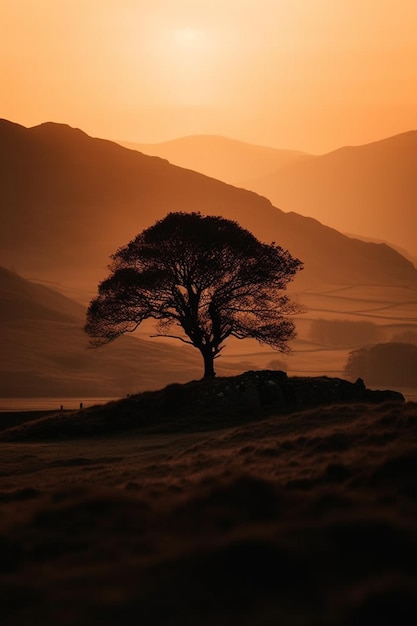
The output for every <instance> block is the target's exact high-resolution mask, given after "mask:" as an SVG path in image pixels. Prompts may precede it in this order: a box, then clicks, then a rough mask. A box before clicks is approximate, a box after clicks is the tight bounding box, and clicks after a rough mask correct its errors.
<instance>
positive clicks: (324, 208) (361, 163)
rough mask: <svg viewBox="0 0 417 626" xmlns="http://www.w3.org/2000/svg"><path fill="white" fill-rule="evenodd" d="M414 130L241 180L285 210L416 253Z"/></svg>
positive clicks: (416, 140)
mask: <svg viewBox="0 0 417 626" xmlns="http://www.w3.org/2000/svg"><path fill="white" fill-rule="evenodd" d="M416 172H417V131H415V130H414V131H410V132H407V133H402V134H400V135H395V136H394V137H389V138H387V139H383V140H381V141H377V142H374V143H370V144H367V145H363V146H356V147H344V148H340V149H339V150H335V151H334V152H330V153H329V154H325V155H322V156H306V157H305V158H303V159H298V160H297V161H293V162H291V163H288V164H286V165H283V166H282V167H280V168H277V170H276V171H275V172H273V173H265V175H263V176H261V177H258V178H257V177H256V176H253V177H249V178H248V179H247V180H246V181H241V184H242V185H243V186H245V187H246V188H247V189H252V190H254V191H256V192H258V193H261V194H263V195H265V196H267V197H268V198H269V199H270V200H271V202H272V203H273V204H277V205H279V206H281V207H283V208H284V209H285V210H286V211H297V212H299V213H301V214H302V215H305V216H311V217H314V218H316V219H319V220H320V221H322V222H324V223H326V224H328V225H329V226H332V227H334V228H336V229H337V230H339V231H342V232H355V233H358V235H360V236H361V237H369V238H374V239H375V238H378V239H380V240H384V241H389V242H390V243H391V242H392V244H395V245H396V246H399V247H400V248H404V249H405V250H407V251H408V252H409V253H410V255H411V256H412V257H417V243H416V237H415V226H416V200H417V176H416Z"/></svg>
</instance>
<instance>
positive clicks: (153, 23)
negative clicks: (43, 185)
mask: <svg viewBox="0 0 417 626" xmlns="http://www.w3.org/2000/svg"><path fill="white" fill-rule="evenodd" d="M416 32H417V5H416V3H415V0H399V1H398V2H395V3H388V2H381V1H380V0H367V1H366V2H363V1H362V0H339V2H334V0H293V1H292V2H288V1H285V2H284V1H282V0H256V1H254V0H253V1H252V0H251V1H249V0H246V1H245V0H228V1H227V2H224V1H223V0H222V1H221V0H210V2H208V1H199V0H152V1H150V0H142V1H134V0H123V1H121V0H117V1H116V0H89V2H87V3H86V2H84V1H83V0H60V1H59V2H56V0H37V1H36V2H34V1H33V0H20V1H19V2H16V1H15V0H3V2H2V19H1V23H0V77H1V84H2V86H3V89H2V98H1V107H0V117H4V118H6V119H11V120H13V121H15V122H18V123H21V124H23V125H25V126H33V125H36V124H39V123H41V122H44V121H46V120H53V121H58V122H65V123H68V124H70V125H71V126H75V127H80V128H82V129H83V130H85V131H86V132H88V133H89V134H92V135H94V136H99V137H108V138H111V139H119V140H122V139H124V140H129V141H141V142H158V141H164V140H167V139H171V138H174V137H179V136H183V135H192V134H217V135H226V136H228V137H232V138H236V139H240V140H243V141H247V142H251V143H256V144H260V145H268V146H273V147H279V148H291V149H297V150H304V151H307V152H311V153H324V152H326V151H329V150H332V149H335V148H338V147H340V146H341V145H346V144H351V145H358V144H363V143H367V142H370V141H375V140H377V139H381V138H382V137H387V136H390V135H394V134H396V133H400V132H403V131H408V130H410V129H413V128H415V127H416V111H417V80H416V67H417V38H416V37H415V33H416Z"/></svg>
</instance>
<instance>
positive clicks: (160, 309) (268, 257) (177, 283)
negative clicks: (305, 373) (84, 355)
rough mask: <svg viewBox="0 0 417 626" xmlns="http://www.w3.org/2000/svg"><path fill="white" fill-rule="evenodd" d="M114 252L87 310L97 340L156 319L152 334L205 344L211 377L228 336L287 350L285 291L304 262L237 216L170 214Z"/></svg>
mask: <svg viewBox="0 0 417 626" xmlns="http://www.w3.org/2000/svg"><path fill="white" fill-rule="evenodd" d="M111 258H112V263H111V265H110V266H109V269H110V270H111V274H110V276H109V278H107V279H106V280H104V281H103V282H102V283H101V284H100V285H99V288H98V296H97V297H96V298H95V299H94V300H92V302H91V304H90V306H89V308H88V313H87V324H86V326H85V330H86V332H87V333H88V334H89V335H90V337H91V342H90V343H91V345H92V346H95V347H96V346H100V345H103V344H106V343H109V342H110V341H113V340H114V339H116V338H117V337H119V336H120V335H122V334H123V333H126V332H133V331H135V330H136V329H137V328H138V326H139V325H140V323H141V322H142V321H143V320H145V319H147V318H153V319H155V320H156V321H157V331H156V332H157V334H156V335H154V336H156V337H160V336H165V337H173V338H175V339H179V340H180V341H183V342H184V343H188V344H190V345H192V346H194V347H195V348H197V349H198V350H200V352H201V354H202V357H203V359H204V377H205V378H210V377H213V376H215V372H214V359H215V358H216V357H218V356H219V354H220V352H221V350H222V349H223V347H224V341H225V340H226V339H227V338H228V337H236V338H238V339H245V338H248V337H252V338H254V339H257V340H258V341H259V342H260V343H263V344H267V345H269V346H271V347H272V348H274V349H276V350H279V351H281V352H287V351H288V346H287V342H288V341H289V340H290V339H292V338H293V337H294V336H295V326H294V323H293V322H292V321H290V320H289V319H287V315H290V314H293V313H295V312H296V311H297V310H298V309H297V307H296V305H295V304H294V303H292V302H291V301H290V300H289V298H288V297H287V296H286V295H285V294H283V290H285V288H286V286H287V283H288V282H289V281H290V280H292V278H293V277H294V275H295V273H296V272H297V271H298V270H299V269H301V268H302V263H301V262H300V261H299V260H298V259H295V258H293V257H292V256H291V254H290V253H289V252H288V251H286V250H283V249H282V248H281V247H280V246H277V245H276V244H275V243H271V244H269V245H268V244H265V243H261V242H260V241H258V240H257V239H256V238H255V237H254V236H253V235H252V234H251V233H250V232H249V231H247V230H245V229H244V228H242V227H241V226H239V224H237V222H233V221H231V220H228V219H224V218H222V217H212V216H202V215H200V213H169V214H168V215H167V216H166V217H165V218H164V219H162V220H159V221H158V222H156V223H155V224H154V225H153V226H151V227H150V228H147V229H146V230H144V231H143V232H142V233H140V234H139V235H137V237H136V238H135V239H133V241H131V242H130V243H128V244H127V245H126V246H124V247H122V248H119V250H117V252H116V253H115V254H114V255H113V256H112V257H111Z"/></svg>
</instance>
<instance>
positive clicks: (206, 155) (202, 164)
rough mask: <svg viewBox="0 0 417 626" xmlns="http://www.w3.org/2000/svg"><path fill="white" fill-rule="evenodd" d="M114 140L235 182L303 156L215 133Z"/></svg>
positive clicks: (182, 165)
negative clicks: (150, 141)
mask: <svg viewBox="0 0 417 626" xmlns="http://www.w3.org/2000/svg"><path fill="white" fill-rule="evenodd" d="M118 143H119V144H120V145H122V146H125V147H126V148H131V149H132V150H138V151H139V152H143V153H144V154H149V155H152V156H159V157H162V158H164V159H167V160H168V161H169V162H170V163H173V164H175V165H179V166H180V167H185V168H187V169H190V170H194V171H196V172H201V173H202V174H206V176H211V177H212V178H218V179H219V180H223V181H224V182H226V183H230V184H231V185H238V186H239V185H240V184H241V182H242V181H243V180H247V179H251V178H258V177H261V176H265V175H266V174H270V173H271V174H272V173H273V172H274V171H276V170H277V169H278V168H280V167H283V166H284V165H287V164H288V163H292V162H293V161H296V160H298V159H299V158H303V157H305V156H307V155H306V154H305V153H303V152H298V151H296V150H277V149H276V148H267V147H265V146H257V145H252V144H249V143H245V142H243V141H236V140H235V139H229V138H227V137H221V136H218V135H192V136H189V137H180V138H178V139H173V140H172V141H166V142H163V143H156V144H146V143H145V144H141V143H131V142H127V141H119V142H118Z"/></svg>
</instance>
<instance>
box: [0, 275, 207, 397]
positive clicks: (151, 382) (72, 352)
mask: <svg viewBox="0 0 417 626" xmlns="http://www.w3.org/2000/svg"><path fill="white" fill-rule="evenodd" d="M0 321H1V324H0V346H1V353H2V358H1V361H0V396H58V397H59V396H60V395H61V396H79V397H80V399H82V396H120V395H124V394H126V393H131V392H135V391H137V390H138V389H142V390H145V389H156V388H159V387H161V386H163V385H166V384H168V383H171V382H174V381H178V382H184V381H188V380H190V379H192V378H200V377H201V375H202V366H201V363H200V359H199V356H198V354H197V353H194V351H193V350H192V348H190V349H187V348H186V347H181V346H179V347H177V346H172V345H170V344H167V343H165V342H163V341H161V340H155V341H154V342H152V341H144V340H142V339H136V338H133V337H122V338H121V339H119V340H118V341H117V342H116V343H114V344H111V345H109V346H105V347H104V348H101V349H99V350H88V349H87V344H88V337H87V335H86V334H85V333H84V331H83V325H84V322H85V310H84V307H83V306H81V305H79V304H77V303H76V302H72V301H71V300H69V299H68V298H66V297H65V296H62V295H61V294H59V293H56V292H54V291H52V290H51V289H48V288H46V287H43V286H42V285H36V284H34V283H31V282H29V281H27V280H24V279H23V278H21V277H20V276H17V275H16V274H14V273H13V272H10V271H9V270H6V269H4V268H0Z"/></svg>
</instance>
